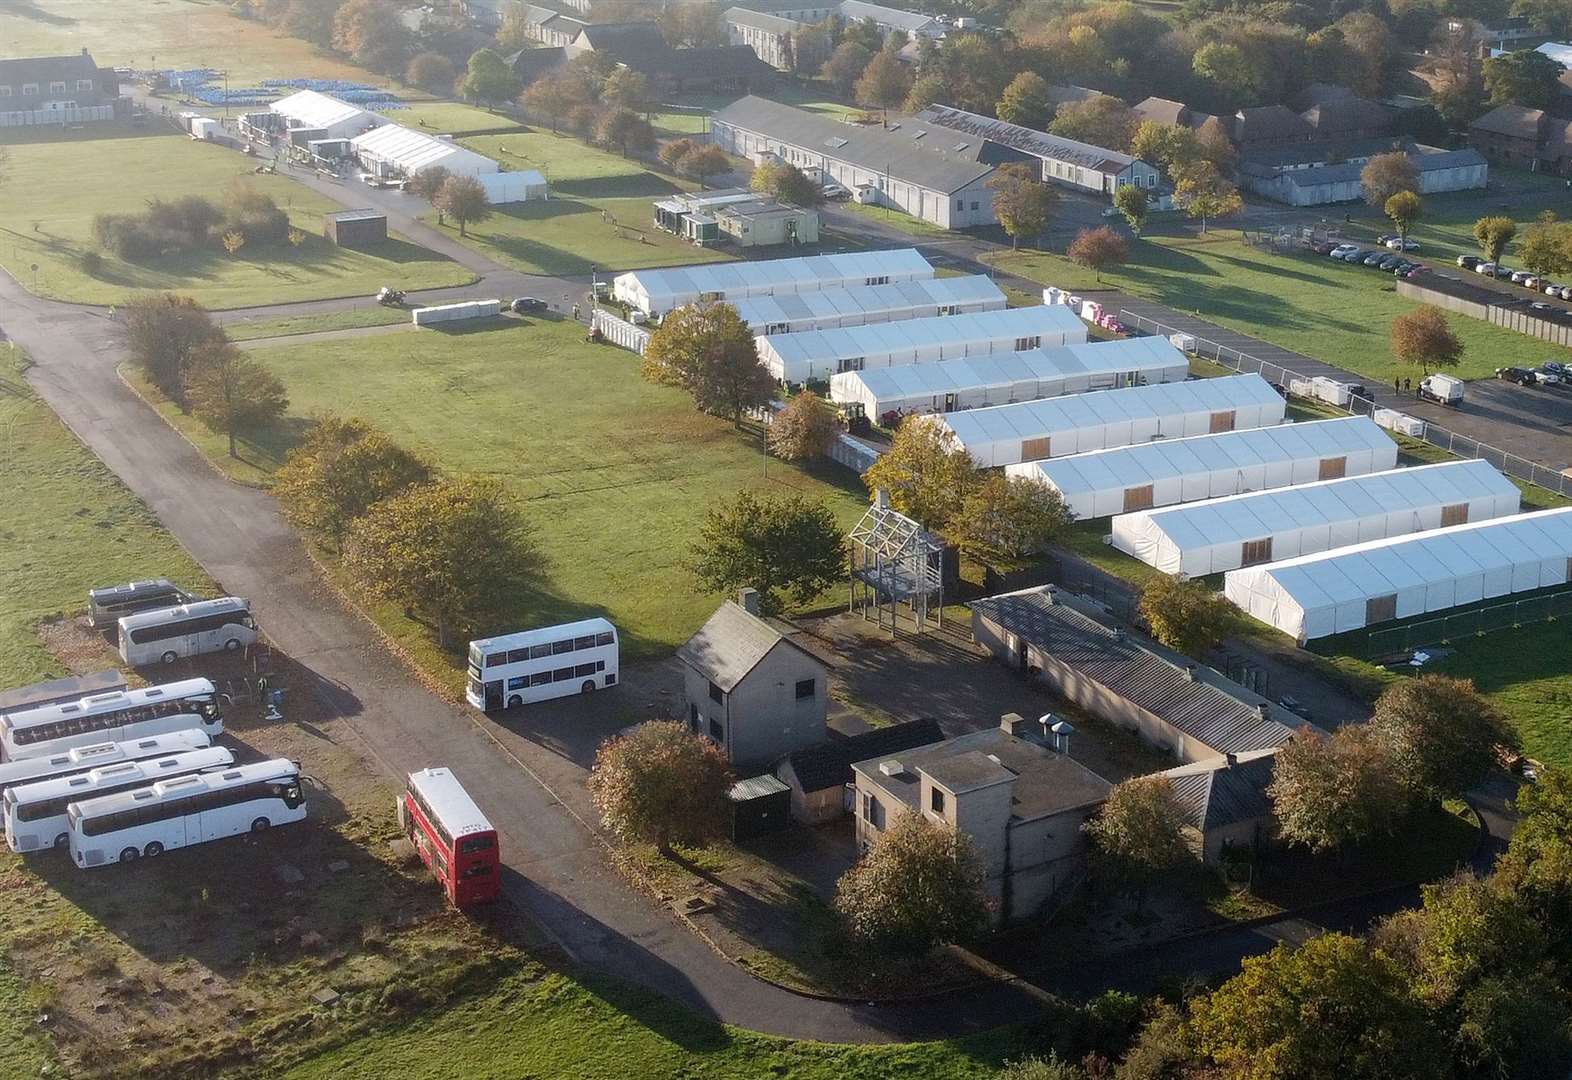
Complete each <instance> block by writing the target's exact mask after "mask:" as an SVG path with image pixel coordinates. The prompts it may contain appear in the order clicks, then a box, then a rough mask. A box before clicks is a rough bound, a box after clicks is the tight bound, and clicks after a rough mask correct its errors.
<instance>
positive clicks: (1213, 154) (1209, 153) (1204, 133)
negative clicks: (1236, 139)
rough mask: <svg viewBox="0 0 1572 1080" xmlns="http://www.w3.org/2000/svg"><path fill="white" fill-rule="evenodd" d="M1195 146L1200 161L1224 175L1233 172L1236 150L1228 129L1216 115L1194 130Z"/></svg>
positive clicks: (1236, 155)
mask: <svg viewBox="0 0 1572 1080" xmlns="http://www.w3.org/2000/svg"><path fill="white" fill-rule="evenodd" d="M1196 146H1197V149H1199V150H1200V153H1201V160H1202V161H1204V162H1206V163H1208V164H1209V165H1211V166H1212V168H1214V169H1216V170H1217V171H1218V172H1219V173H1221V174H1222V175H1224V176H1228V175H1230V174H1232V173H1233V171H1234V162H1235V160H1236V159H1237V157H1238V152H1237V151H1236V150H1235V149H1234V144H1233V140H1232V139H1230V138H1229V137H1228V130H1227V129H1226V128H1225V127H1223V122H1222V121H1221V120H1219V119H1218V118H1217V117H1215V116H1214V117H1212V118H1211V119H1210V120H1207V121H1206V122H1205V123H1203V124H1202V125H1201V128H1200V130H1199V131H1198V132H1196Z"/></svg>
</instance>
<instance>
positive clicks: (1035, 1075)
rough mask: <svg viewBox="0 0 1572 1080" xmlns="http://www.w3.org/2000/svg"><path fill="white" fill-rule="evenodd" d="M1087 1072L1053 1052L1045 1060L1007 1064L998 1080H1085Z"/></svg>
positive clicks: (1010, 1062)
mask: <svg viewBox="0 0 1572 1080" xmlns="http://www.w3.org/2000/svg"><path fill="white" fill-rule="evenodd" d="M1085 1078H1086V1072H1085V1071H1084V1070H1083V1069H1082V1068H1081V1067H1080V1066H1079V1065H1076V1064H1074V1063H1072V1062H1068V1061H1064V1060H1061V1059H1060V1057H1059V1055H1058V1054H1055V1053H1054V1052H1053V1051H1052V1050H1050V1051H1049V1052H1048V1056H1047V1057H1045V1058H1040V1057H1025V1058H1021V1059H1020V1060H1019V1061H1008V1062H1005V1065H1004V1069H1003V1070H1002V1071H1001V1072H1000V1073H999V1074H998V1080H1085Z"/></svg>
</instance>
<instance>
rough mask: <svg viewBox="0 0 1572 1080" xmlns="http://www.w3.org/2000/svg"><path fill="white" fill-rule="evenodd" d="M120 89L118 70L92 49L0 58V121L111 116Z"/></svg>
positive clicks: (22, 123) (73, 121)
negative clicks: (104, 63) (103, 64)
mask: <svg viewBox="0 0 1572 1080" xmlns="http://www.w3.org/2000/svg"><path fill="white" fill-rule="evenodd" d="M119 95H120V80H119V77H118V76H116V75H115V73H114V70H113V69H111V68H101V67H99V66H98V64H97V63H96V62H94V60H93V57H92V54H90V53H89V52H88V51H87V50H86V49H83V50H82V51H81V52H80V53H73V54H71V55H69V56H29V57H18V58H15V59H11V60H0V127H31V126H35V125H38V124H76V123H82V122H84V121H89V120H109V119H112V118H113V117H114V114H115V110H114V106H115V101H116V100H117V99H118V97H119Z"/></svg>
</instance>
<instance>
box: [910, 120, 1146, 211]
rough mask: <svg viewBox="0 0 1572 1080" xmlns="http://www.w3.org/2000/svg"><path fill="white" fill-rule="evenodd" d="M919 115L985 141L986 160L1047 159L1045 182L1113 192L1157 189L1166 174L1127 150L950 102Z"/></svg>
mask: <svg viewBox="0 0 1572 1080" xmlns="http://www.w3.org/2000/svg"><path fill="white" fill-rule="evenodd" d="M917 119H918V120H923V121H926V122H927V123H930V124H933V125H936V126H938V127H943V128H948V129H950V130H951V131H958V132H961V133H962V134H965V135H971V136H974V137H976V138H978V139H981V140H983V141H984V145H983V151H982V155H981V160H982V161H985V162H993V163H995V164H998V163H1002V162H1004V161H1009V160H1022V159H1023V158H1025V159H1028V160H1030V159H1036V160H1037V161H1039V162H1041V163H1042V179H1043V181H1044V182H1045V183H1052V184H1058V185H1060V186H1062V187H1072V188H1077V189H1079V190H1081V191H1095V192H1097V193H1098V194H1102V195H1109V196H1111V195H1112V194H1113V193H1114V192H1115V191H1116V190H1118V189H1119V188H1122V187H1129V186H1133V187H1140V188H1147V189H1155V188H1156V187H1157V184H1158V181H1159V179H1160V178H1161V177H1160V174H1159V173H1158V171H1157V170H1156V169H1155V168H1154V167H1152V166H1151V165H1149V164H1147V163H1146V162H1144V161H1142V160H1140V159H1139V158H1135V157H1131V156H1130V155H1129V154H1126V153H1123V152H1121V151H1118V150H1110V149H1107V148H1106V147H1101V146H1093V145H1091V144H1090V143H1083V142H1077V141H1076V140H1074V139H1066V138H1063V137H1062V136H1059V135H1049V134H1048V133H1047V132H1043V131H1036V130H1034V129H1032V128H1029V127H1022V126H1021V125H1020V124H1010V123H1006V122H1005V121H1003V120H995V119H993V118H992V117H989V116H982V115H980V114H978V113H973V112H967V111H966V110H964V109H955V108H951V107H950V106H948V105H932V106H930V107H928V108H926V109H924V110H923V111H922V112H920V113H918V114H917Z"/></svg>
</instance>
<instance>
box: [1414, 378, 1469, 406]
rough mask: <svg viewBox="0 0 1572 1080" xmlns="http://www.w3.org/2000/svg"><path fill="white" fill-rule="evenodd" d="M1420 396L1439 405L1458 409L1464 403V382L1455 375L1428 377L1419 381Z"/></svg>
mask: <svg viewBox="0 0 1572 1080" xmlns="http://www.w3.org/2000/svg"><path fill="white" fill-rule="evenodd" d="M1419 396H1420V397H1422V398H1424V399H1425V400H1426V401H1433V402H1435V403H1436V404H1437V405H1451V406H1453V407H1456V406H1458V405H1461V404H1462V403H1463V380H1462V379H1459V378H1458V377H1457V376H1455V375H1441V374H1436V375H1426V376H1425V377H1424V378H1423V379H1420V380H1419Z"/></svg>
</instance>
